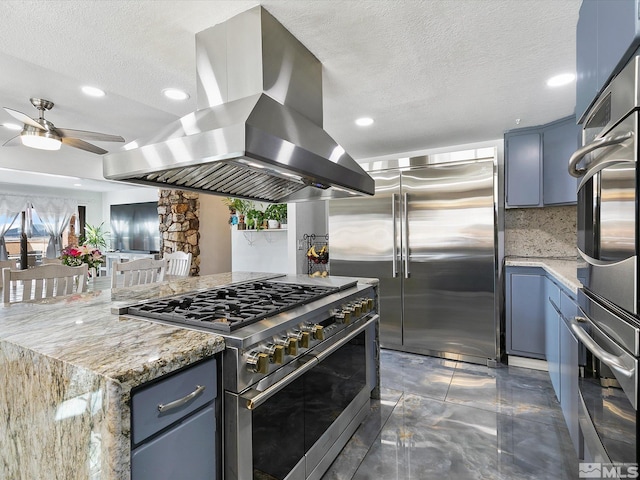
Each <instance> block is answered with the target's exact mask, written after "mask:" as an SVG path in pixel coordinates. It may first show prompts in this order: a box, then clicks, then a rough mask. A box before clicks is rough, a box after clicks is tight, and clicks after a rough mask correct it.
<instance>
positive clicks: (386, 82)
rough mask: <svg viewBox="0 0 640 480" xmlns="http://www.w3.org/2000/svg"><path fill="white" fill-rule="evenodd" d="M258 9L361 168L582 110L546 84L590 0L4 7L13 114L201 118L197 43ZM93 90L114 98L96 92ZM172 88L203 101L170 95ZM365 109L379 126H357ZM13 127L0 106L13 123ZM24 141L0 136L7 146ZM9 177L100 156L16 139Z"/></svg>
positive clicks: (135, 120) (6, 155) (78, 166)
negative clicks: (46, 107)
mask: <svg viewBox="0 0 640 480" xmlns="http://www.w3.org/2000/svg"><path fill="white" fill-rule="evenodd" d="M258 3H261V4H262V5H264V6H265V7H266V8H267V9H268V10H269V11H270V12H271V13H272V14H273V15H274V16H275V17H276V18H277V19H278V20H279V21H280V22H281V23H282V24H283V25H284V26H285V27H287V28H288V29H289V30H290V31H291V32H292V33H293V34H294V35H295V36H296V37H297V38H298V39H299V40H300V41H301V42H302V43H303V44H305V46H306V47H307V48H308V49H309V50H310V51H311V52H312V53H314V54H315V55H316V56H317V57H318V59H319V60H320V61H321V62H322V63H323V68H324V69H323V75H324V77H323V89H324V119H325V120H324V121H325V125H324V126H325V129H326V130H327V131H328V132H329V133H330V134H331V135H332V136H333V137H334V138H335V139H336V140H337V141H338V142H339V143H341V144H342V145H343V146H344V148H345V149H346V150H347V151H348V152H349V153H350V154H351V155H352V156H353V157H354V158H356V159H362V158H367V157H373V156H380V155H386V154H390V153H400V152H407V151H415V150H420V149H427V148H434V147H442V146H447V145H457V144H462V143H470V142H475V141H482V140H490V139H495V138H500V137H501V136H502V134H503V132H504V131H505V130H508V129H511V128H516V127H517V126H529V125H537V124H541V123H545V122H548V121H552V120H555V119H558V118H561V117H563V116H566V115H570V114H572V113H573V110H574V106H575V85H574V84H571V85H569V86H566V87H562V88H559V89H549V88H548V87H547V86H546V84H545V81H546V79H547V78H548V77H550V76H552V75H554V74H558V73H563V72H571V71H574V70H575V27H576V22H577V19H578V10H579V7H580V3H581V0H517V1H514V0H428V1H418V0H396V1H392V0H348V1H344V0H339V1H333V0H264V1H262V2H258V1H187V0H182V1H162V0H158V1H138V0H136V1H133V0H116V1H107V0H100V1H89V0H78V1H75V0H71V1H58V0H37V1H24V0H18V1H13V0H3V1H0V31H1V32H2V42H0V72H2V73H1V74H0V106H6V107H10V108H13V109H16V110H20V111H22V112H25V113H27V114H29V115H33V116H35V114H36V111H35V109H34V108H33V107H32V106H31V105H30V103H29V97H34V96H35V97H38V96H39V97H44V98H47V99H50V100H52V101H53V102H55V103H56V106H55V107H54V108H53V110H52V111H50V112H48V113H47V118H48V119H49V120H50V121H52V122H53V123H54V124H55V125H56V126H58V127H67V128H76V129H86V130H95V131H101V132H106V133H112V134H118V135H122V136H123V137H125V138H126V140H127V141H130V140H134V139H136V138H138V137H141V136H146V135H149V134H151V133H154V132H155V131H156V130H157V129H158V128H159V127H161V126H163V125H166V124H167V123H169V122H171V121H172V120H174V119H176V118H177V117H179V116H182V115H184V114H186V113H189V112H190V111H192V110H194V109H195V104H196V101H195V92H196V87H195V80H196V78H195V66H194V58H195V33H197V32H199V31H201V30H204V29H205V28H208V27H210V26H212V25H214V24H216V23H219V22H221V21H224V20H226V19H227V18H229V17H231V16H233V15H235V14H237V13H240V12H242V11H244V10H247V9H248V8H251V7H253V6H255V5H257V4H258ZM86 84H89V85H95V86H99V87H100V88H102V89H104V90H105V91H106V92H107V96H106V97H103V98H100V99H95V98H89V97H86V96H84V95H83V94H82V93H81V92H80V90H79V89H80V87H81V86H82V85H86ZM170 86H171V87H180V88H183V89H185V90H187V91H188V92H189V93H190V94H191V98H190V99H189V100H188V101H186V102H182V103H176V102H173V101H170V100H168V99H166V98H164V97H163V96H162V95H161V91H162V89H164V88H166V87H170ZM365 115H366V116H371V117H373V118H374V119H375V123H374V125H373V126H371V127H369V128H362V127H357V126H356V125H354V123H353V121H354V119H355V118H357V117H360V116H365ZM516 119H521V121H520V124H519V125H516ZM11 120H12V119H11V118H10V117H9V116H8V115H6V114H5V113H4V112H3V111H0V123H2V122H4V121H11ZM13 135H15V132H10V131H8V130H7V129H4V128H1V127H0V142H1V143H4V142H5V141H6V140H8V139H9V138H11V137H12V136H13ZM96 144H98V145H100V146H102V147H104V148H106V149H108V150H110V149H114V148H118V147H114V144H109V143H97V142H96ZM115 145H117V144H115ZM1 167H4V168H14V169H23V170H32V171H42V172H48V173H63V174H69V175H74V176H80V177H87V178H94V179H96V178H101V171H102V165H101V159H100V157H99V156H96V155H93V154H90V153H85V152H82V151H79V150H76V149H73V148H69V147H66V146H63V147H62V149H61V150H60V151H58V152H41V151H36V150H33V149H29V148H26V147H23V146H21V145H19V143H18V144H17V145H15V146H7V147H2V148H0V168H1ZM7 175H10V174H9V173H7V171H6V170H0V182H4V181H11V179H10V178H9V177H7Z"/></svg>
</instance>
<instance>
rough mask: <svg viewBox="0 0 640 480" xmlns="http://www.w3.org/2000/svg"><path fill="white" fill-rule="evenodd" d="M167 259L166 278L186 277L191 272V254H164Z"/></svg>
mask: <svg viewBox="0 0 640 480" xmlns="http://www.w3.org/2000/svg"><path fill="white" fill-rule="evenodd" d="M164 258H166V259H167V261H168V264H167V276H174V277H188V276H189V271H190V270H191V258H192V255H191V253H186V252H173V253H167V254H165V256H164Z"/></svg>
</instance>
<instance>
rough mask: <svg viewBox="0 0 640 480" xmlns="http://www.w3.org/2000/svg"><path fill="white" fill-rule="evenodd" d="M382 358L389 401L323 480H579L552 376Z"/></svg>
mask: <svg viewBox="0 0 640 480" xmlns="http://www.w3.org/2000/svg"><path fill="white" fill-rule="evenodd" d="M381 357H382V358H381V367H380V370H381V372H380V373H381V386H382V399H381V400H376V401H373V402H372V413H371V415H369V417H367V419H366V420H365V421H364V422H363V423H362V425H360V427H359V428H358V430H357V431H356V433H355V434H354V436H353V437H352V438H351V440H350V441H349V443H348V444H347V445H346V446H345V448H344V449H343V451H342V452H341V453H340V455H339V456H338V458H337V459H336V460H335V462H334V463H333V464H332V465H331V467H330V468H329V470H328V471H327V472H326V474H325V475H324V476H323V478H322V480H348V479H353V480H364V479H367V480H373V479H375V480H410V479H415V480H429V479H438V480H440V479H455V480H472V479H500V480H501V479H505V480H507V479H508V480H513V479H518V480H519V479H532V480H533V479H535V480H540V479H574V478H578V459H577V456H576V454H575V452H574V450H573V446H572V444H571V439H570V438H569V432H568V431H567V428H566V426H565V424H564V419H563V417H562V412H561V410H560V404H559V402H558V401H557V399H556V397H555V395H554V393H553V387H552V386H551V381H550V380H549V375H548V374H547V372H541V371H537V370H530V369H526V368H519V367H509V366H505V365H501V366H500V367H498V368H488V367H483V366H478V365H472V364H468V363H463V362H456V361H450V360H443V359H438V358H433V357H426V356H422V355H413V354H408V353H402V352H394V351H391V350H382V355H381Z"/></svg>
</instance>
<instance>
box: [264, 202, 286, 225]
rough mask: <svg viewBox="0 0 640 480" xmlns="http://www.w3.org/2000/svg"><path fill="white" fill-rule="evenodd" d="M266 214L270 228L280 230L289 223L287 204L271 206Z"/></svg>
mask: <svg viewBox="0 0 640 480" xmlns="http://www.w3.org/2000/svg"><path fill="white" fill-rule="evenodd" d="M264 214H265V217H266V218H267V220H268V224H269V228H278V227H279V226H281V225H282V224H283V223H286V221H287V204H286V203H274V204H271V205H269V206H268V207H267V209H266V210H265V212H264Z"/></svg>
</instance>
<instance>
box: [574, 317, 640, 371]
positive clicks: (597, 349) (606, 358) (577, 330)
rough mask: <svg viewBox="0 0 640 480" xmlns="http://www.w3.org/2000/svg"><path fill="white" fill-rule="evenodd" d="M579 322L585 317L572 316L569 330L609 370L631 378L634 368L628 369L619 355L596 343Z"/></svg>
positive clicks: (583, 320)
mask: <svg viewBox="0 0 640 480" xmlns="http://www.w3.org/2000/svg"><path fill="white" fill-rule="evenodd" d="M579 322H585V318H583V317H574V318H573V320H571V322H570V324H569V326H570V327H571V330H572V331H573V333H574V334H575V336H576V337H578V340H580V341H581V342H582V343H583V344H584V346H585V347H587V348H588V349H589V350H590V351H591V353H593V355H595V356H596V357H597V358H598V359H599V360H600V361H601V362H602V363H604V364H605V365H606V366H608V367H609V368H610V369H611V370H615V371H616V372H618V373H620V374H621V375H623V376H625V377H627V378H631V377H633V375H634V373H635V371H634V369H628V368H627V367H626V366H625V365H624V364H623V363H622V362H621V361H620V357H616V356H615V355H612V354H610V353H609V352H607V351H606V350H605V349H603V348H602V347H601V346H600V345H598V344H597V343H596V341H595V340H594V339H593V338H591V337H590V336H589V334H588V333H587V332H585V331H584V329H583V328H582V327H581V326H580V324H579Z"/></svg>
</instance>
